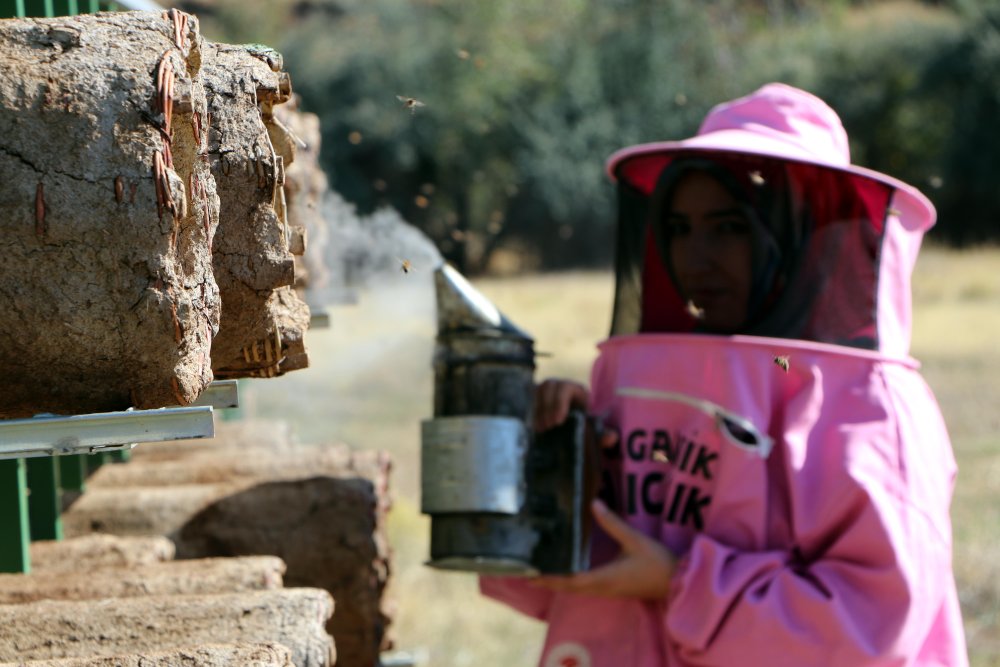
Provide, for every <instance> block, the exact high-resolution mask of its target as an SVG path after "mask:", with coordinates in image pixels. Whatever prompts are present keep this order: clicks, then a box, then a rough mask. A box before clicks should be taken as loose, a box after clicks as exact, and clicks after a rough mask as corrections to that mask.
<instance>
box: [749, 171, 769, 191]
mask: <svg viewBox="0 0 1000 667" xmlns="http://www.w3.org/2000/svg"><path fill="white" fill-rule="evenodd" d="M750 182H751V183H753V184H754V185H756V186H757V187H760V186H762V185H764V182H765V181H764V177H763V176H761V174H760V171H758V170H757V169H754V170H753V171H751V172H750Z"/></svg>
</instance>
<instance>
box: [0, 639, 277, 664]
mask: <svg viewBox="0 0 1000 667" xmlns="http://www.w3.org/2000/svg"><path fill="white" fill-rule="evenodd" d="M15 666H16V667H244V666H249V667H293V663H292V652H291V651H289V650H288V648H287V647H285V646H282V645H281V644H279V643H277V642H262V643H254V644H251V643H246V644H206V645H204V646H195V647H192V648H185V649H176V650H172V651H151V652H148V653H142V654H138V653H132V654H129V655H119V656H114V657H105V658H65V659H59V660H30V661H28V662H18V663H13V662H4V663H0V667H15Z"/></svg>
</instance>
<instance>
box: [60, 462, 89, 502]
mask: <svg viewBox="0 0 1000 667" xmlns="http://www.w3.org/2000/svg"><path fill="white" fill-rule="evenodd" d="M56 460H57V461H59V483H60V486H62V488H63V489H64V490H66V491H79V492H81V493H82V492H83V491H85V490H86V488H87V484H86V481H85V480H86V479H87V455H86V454H70V455H69V456H60V457H59V458H58V459H56Z"/></svg>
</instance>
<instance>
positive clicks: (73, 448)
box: [0, 406, 215, 459]
mask: <svg viewBox="0 0 1000 667" xmlns="http://www.w3.org/2000/svg"><path fill="white" fill-rule="evenodd" d="M213 435H215V424H214V422H213V421H212V408H211V407H210V406H205V407H187V408H160V409H159V410H126V411H124V412H104V413H99V414H91V415H70V416H68V417H60V416H44V415H40V416H36V417H32V418H30V419H11V420H9V421H5V422H0V459H18V458H29V457H33V456H61V455H63V454H96V453H98V452H103V451H110V450H114V449H131V448H132V447H133V446H134V445H135V444H136V443H139V442H157V441H162V440H181V439H186V438H210V437H212V436H213Z"/></svg>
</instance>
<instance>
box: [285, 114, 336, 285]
mask: <svg viewBox="0 0 1000 667" xmlns="http://www.w3.org/2000/svg"><path fill="white" fill-rule="evenodd" d="M299 102H300V100H299V97H298V96H297V95H293V96H292V99H291V100H289V101H288V103H286V104H283V105H281V106H280V107H277V108H276V109H275V110H274V115H275V118H276V120H277V121H278V122H280V123H281V124H282V125H284V126H285V127H286V128H288V131H289V132H290V133H291V135H292V137H293V139H294V141H295V143H296V151H295V162H294V163H293V164H292V165H291V166H290V167H288V168H287V169H286V171H285V201H286V203H287V207H288V224H289V225H290V226H291V228H292V229H293V230H297V229H301V230H303V231H302V232H300V234H301V236H302V237H303V238H305V239H308V243H306V244H305V253H304V254H303V256H302V258H301V261H302V264H303V268H302V269H301V270H296V272H295V286H296V287H297V288H299V289H310V288H314V289H321V288H323V287H326V285H327V283H328V282H329V275H328V271H327V268H326V262H325V260H324V258H323V253H324V252H326V246H327V244H328V240H329V231H328V229H327V221H326V219H325V218H324V217H323V200H324V198H325V196H326V194H327V192H328V191H329V189H330V186H329V181H328V180H327V177H326V173H325V172H324V171H323V168H322V167H321V166H320V163H319V151H320V142H321V134H320V126H319V116H317V115H316V114H314V113H308V112H305V111H302V110H301V109H300V108H299Z"/></svg>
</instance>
